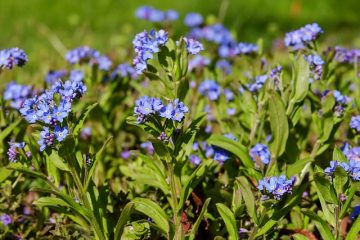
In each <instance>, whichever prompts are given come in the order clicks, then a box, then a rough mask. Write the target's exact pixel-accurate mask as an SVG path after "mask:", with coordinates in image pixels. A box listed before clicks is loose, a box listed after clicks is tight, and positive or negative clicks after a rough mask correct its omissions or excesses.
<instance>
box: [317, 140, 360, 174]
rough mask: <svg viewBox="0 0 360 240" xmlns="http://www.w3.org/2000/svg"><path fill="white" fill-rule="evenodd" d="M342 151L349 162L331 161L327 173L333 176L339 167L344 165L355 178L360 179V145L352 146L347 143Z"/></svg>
mask: <svg viewBox="0 0 360 240" xmlns="http://www.w3.org/2000/svg"><path fill="white" fill-rule="evenodd" d="M342 152H343V153H344V154H345V156H346V158H347V160H348V162H339V161H331V162H330V167H328V168H326V169H325V170H324V172H325V174H327V175H329V176H332V175H333V173H334V171H335V170H336V168H337V167H342V168H343V169H344V170H345V171H346V172H347V173H348V174H349V176H350V177H351V178H352V179H353V180H355V181H360V147H353V148H351V147H350V146H349V144H347V143H346V144H345V145H344V147H343V149H342Z"/></svg>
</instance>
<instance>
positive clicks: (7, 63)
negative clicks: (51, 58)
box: [0, 48, 28, 69]
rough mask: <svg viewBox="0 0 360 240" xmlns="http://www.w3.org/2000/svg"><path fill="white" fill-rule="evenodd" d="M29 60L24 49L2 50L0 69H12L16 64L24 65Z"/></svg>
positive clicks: (0, 53)
mask: <svg viewBox="0 0 360 240" xmlns="http://www.w3.org/2000/svg"><path fill="white" fill-rule="evenodd" d="M27 61H28V57H27V55H26V53H25V52H24V50H22V49H19V48H9V49H3V50H1V51H0V69H12V68H13V67H14V66H18V67H22V66H24V65H25V63H26V62H27Z"/></svg>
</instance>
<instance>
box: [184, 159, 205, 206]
mask: <svg viewBox="0 0 360 240" xmlns="http://www.w3.org/2000/svg"><path fill="white" fill-rule="evenodd" d="M209 164H211V162H210V163H209V162H208V163H206V164H205V163H203V164H201V165H200V166H199V167H198V168H197V169H196V170H195V171H194V172H193V173H192V174H191V176H190V177H189V179H188V180H187V181H186V183H185V184H184V186H183V187H182V189H181V193H180V200H179V204H178V209H177V211H180V210H181V209H182V208H183V205H184V203H185V201H186V200H187V199H188V198H189V196H190V194H191V192H192V191H193V190H194V188H195V187H196V186H197V184H198V183H199V182H200V181H201V179H202V178H203V177H204V176H205V173H206V170H207V169H208V166H209Z"/></svg>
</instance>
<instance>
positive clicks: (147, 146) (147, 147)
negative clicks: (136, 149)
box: [140, 142, 154, 154]
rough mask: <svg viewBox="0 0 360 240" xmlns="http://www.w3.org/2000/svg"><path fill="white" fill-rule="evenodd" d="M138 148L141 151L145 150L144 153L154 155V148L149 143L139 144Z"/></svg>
mask: <svg viewBox="0 0 360 240" xmlns="http://www.w3.org/2000/svg"><path fill="white" fill-rule="evenodd" d="M140 147H141V148H142V149H145V151H146V152H147V153H149V154H153V153H154V147H153V145H152V143H151V142H143V143H141V144H140Z"/></svg>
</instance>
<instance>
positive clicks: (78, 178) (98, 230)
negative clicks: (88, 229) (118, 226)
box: [66, 155, 106, 240]
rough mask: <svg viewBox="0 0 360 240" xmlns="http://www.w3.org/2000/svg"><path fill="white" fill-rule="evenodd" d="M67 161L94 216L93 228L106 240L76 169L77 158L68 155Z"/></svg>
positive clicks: (81, 196)
mask: <svg viewBox="0 0 360 240" xmlns="http://www.w3.org/2000/svg"><path fill="white" fill-rule="evenodd" d="M66 161H67V163H68V164H69V168H70V172H71V175H72V177H73V179H74V182H75V185H76V187H77V188H78V190H79V191H80V198H81V201H82V202H83V203H84V205H85V207H86V208H87V209H88V210H89V212H90V213H91V218H92V221H91V224H93V228H94V230H95V234H96V236H97V239H100V240H105V239H106V238H105V236H104V234H103V232H102V231H101V227H100V224H99V223H98V222H97V220H96V217H95V214H94V212H93V209H92V207H91V204H90V202H89V199H88V197H87V195H86V192H85V190H84V187H83V184H82V183H81V180H80V177H79V175H78V173H77V171H76V167H75V165H74V161H76V159H74V157H73V156H70V155H68V156H67V157H66Z"/></svg>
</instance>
